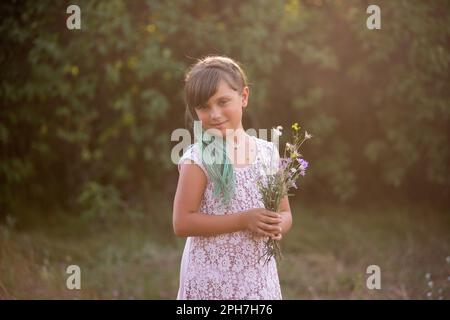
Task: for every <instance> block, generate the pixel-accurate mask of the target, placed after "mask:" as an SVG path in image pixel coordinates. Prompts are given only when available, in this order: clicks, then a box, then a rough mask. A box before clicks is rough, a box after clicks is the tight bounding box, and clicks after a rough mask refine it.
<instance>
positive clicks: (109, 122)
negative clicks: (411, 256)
mask: <svg viewBox="0 0 450 320" xmlns="http://www.w3.org/2000/svg"><path fill="white" fill-rule="evenodd" d="M376 2H377V3H379V5H380V7H381V11H382V29H381V30H368V29H367V28H366V27H365V22H366V19H367V17H368V15H367V13H366V6H367V4H366V3H365V2H360V1H345V2H344V1H329V2H323V1H310V0H303V1H300V0H289V1H268V0H267V1H266V0H265V1H260V0H258V1H257V0H254V1H245V2H241V1H226V2H216V1H193V0H176V1H170V2H166V1H164V2H159V1H121V0H111V1H101V2H96V1H89V0H85V1H79V2H78V5H79V6H80V8H81V18H82V22H81V30H74V31H70V30H68V29H67V28H66V25H65V19H66V18H67V14H66V7H67V3H65V2H58V3H55V2H54V1H49V0H43V1H39V2H32V1H28V2H20V3H16V2H15V1H4V2H2V4H1V5H0V8H1V10H2V16H3V18H2V21H1V22H0V34H1V43H2V51H1V53H0V68H1V70H2V75H1V80H0V97H1V112H0V146H1V150H2V152H1V154H0V182H1V183H0V206H1V207H2V208H3V209H7V210H13V208H14V207H15V205H16V204H18V203H20V202H21V201H23V200H24V199H27V200H29V201H30V202H33V203H34V202H41V203H42V204H43V205H45V206H47V205H49V203H50V202H58V203H59V202H61V203H62V204H64V205H68V206H70V207H77V201H76V199H77V198H78V197H79V195H80V194H82V193H84V192H86V191H85V189H83V188H84V186H86V185H89V184H90V183H92V182H96V183H98V184H99V186H100V185H103V186H110V187H112V188H115V190H117V192H118V195H117V196H118V197H120V198H123V199H125V201H127V202H131V203H134V204H135V203H142V202H145V199H146V195H147V194H148V193H149V192H151V190H154V189H161V188H163V187H166V188H167V189H170V190H174V184H175V180H174V179H171V178H170V177H171V176H173V174H174V173H175V172H176V167H175V165H173V164H172V163H171V162H170V160H169V156H168V155H170V149H171V145H170V143H169V137H170V133H171V131H172V130H174V129H175V128H179V127H182V126H183V123H184V121H183V113H184V104H183V101H182V83H183V82H182V80H183V72H184V71H185V70H186V68H187V66H188V65H189V64H191V63H192V62H194V61H195V60H194V58H198V57H201V56H204V55H206V54H224V55H229V56H231V57H233V58H236V59H237V60H238V61H240V62H241V63H242V64H243V67H244V69H245V70H246V71H247V72H248V75H249V78H250V83H251V95H250V108H249V109H248V114H247V115H246V117H247V118H248V120H249V123H250V124H251V126H252V127H254V128H256V129H258V128H269V127H272V126H275V125H278V124H281V125H284V126H288V125H289V124H290V123H292V121H293V119H294V120H295V121H299V122H301V123H303V124H304V126H305V129H307V130H308V131H310V132H311V133H312V134H313V135H314V137H315V139H314V143H312V144H311V146H310V147H308V148H307V150H305V153H304V156H305V158H307V159H308V160H309V161H310V164H311V173H312V174H310V175H309V177H310V178H309V179H306V180H305V183H307V184H308V188H305V190H311V194H322V189H323V187H324V186H326V188H327V189H326V191H327V193H328V194H331V195H333V196H334V197H337V198H339V199H341V200H348V199H351V198H352V196H355V195H357V194H358V192H359V191H361V190H362V189H361V188H362V187H364V183H365V181H367V180H368V179H369V178H371V177H373V176H375V177H376V178H377V179H374V180H372V181H374V184H377V185H378V186H379V187H380V188H384V187H386V186H389V185H393V186H396V187H398V188H403V187H405V186H411V183H409V182H411V181H421V182H423V183H428V184H430V185H433V186H436V187H437V188H441V189H442V190H446V188H447V190H448V187H449V180H448V176H449V174H448V134H447V125H448V115H449V108H448V102H449V98H450V97H449V95H450V91H449V90H448V83H450V81H449V80H450V79H449V74H450V72H449V64H450V54H449V47H448V44H447V40H448V36H449V34H450V23H449V22H450V21H449V15H448V12H449V10H448V9H449V5H448V2H445V1H433V2H423V1H413V2H411V1H403V0H399V1H395V2H394V1H376ZM324 151H325V152H324ZM424 166H425V168H424ZM168 177H169V178H168ZM315 178H318V179H315ZM414 187H416V186H412V188H414ZM106 188H109V187H106ZM83 190H84V191H83ZM105 201H107V200H105ZM111 201H113V202H114V196H113V200H111ZM2 211H3V210H2Z"/></svg>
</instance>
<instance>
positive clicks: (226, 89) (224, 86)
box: [208, 80, 236, 102]
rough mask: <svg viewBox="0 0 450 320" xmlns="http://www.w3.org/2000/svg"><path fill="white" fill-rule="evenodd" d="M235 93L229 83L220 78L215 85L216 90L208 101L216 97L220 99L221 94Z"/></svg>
mask: <svg viewBox="0 0 450 320" xmlns="http://www.w3.org/2000/svg"><path fill="white" fill-rule="evenodd" d="M235 94H236V90H234V89H233V88H231V87H230V85H229V84H228V83H227V82H226V81H224V80H220V82H219V84H218V86H217V90H216V93H214V94H213V95H212V96H211V98H209V100H208V102H212V101H214V100H216V99H220V98H222V97H223V96H227V97H229V96H233V95H235Z"/></svg>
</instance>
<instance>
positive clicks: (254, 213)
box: [173, 163, 281, 237]
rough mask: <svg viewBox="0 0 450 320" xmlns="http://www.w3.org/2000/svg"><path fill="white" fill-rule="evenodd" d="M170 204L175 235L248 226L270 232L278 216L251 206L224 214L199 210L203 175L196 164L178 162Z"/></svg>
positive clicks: (209, 232) (187, 235)
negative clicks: (178, 175)
mask: <svg viewBox="0 0 450 320" xmlns="http://www.w3.org/2000/svg"><path fill="white" fill-rule="evenodd" d="M180 167H181V168H180V177H179V180H178V186H177V191H176V194H175V199H174V204H173V229H174V232H175V235H177V236H179V237H189V236H212V235H217V234H222V233H231V232H236V231H241V230H247V229H250V230H251V231H255V232H258V233H260V234H261V235H267V236H270V235H272V234H271V233H270V232H275V231H276V230H277V229H278V227H276V226H275V223H279V221H281V220H280V218H278V217H275V216H269V215H270V212H269V213H268V212H266V210H265V209H253V210H248V211H242V212H236V213H231V214H226V215H208V214H204V213H201V212H199V211H198V210H199V207H200V202H201V200H202V196H203V193H204V191H205V188H206V184H207V178H206V176H205V174H204V172H203V171H202V170H201V169H200V167H199V166H198V165H192V164H186V163H184V164H182V165H181V166H180Z"/></svg>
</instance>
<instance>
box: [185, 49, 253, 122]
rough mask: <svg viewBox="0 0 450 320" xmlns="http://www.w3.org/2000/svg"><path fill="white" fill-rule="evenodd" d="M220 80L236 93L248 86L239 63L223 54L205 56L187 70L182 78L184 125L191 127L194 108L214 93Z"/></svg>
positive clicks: (195, 115) (196, 118)
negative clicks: (184, 109) (183, 83)
mask: <svg viewBox="0 0 450 320" xmlns="http://www.w3.org/2000/svg"><path fill="white" fill-rule="evenodd" d="M220 80H224V81H225V82H227V83H228V85H229V86H230V87H231V88H232V89H233V90H235V91H237V92H238V93H241V92H242V90H243V89H244V87H246V86H248V83H247V76H246V75H245V73H244V71H243V70H242V68H241V67H240V66H239V64H238V63H237V62H235V61H234V60H233V59H231V58H228V57H225V56H207V57H205V58H203V59H200V60H198V61H197V62H196V63H195V64H194V65H192V66H191V68H190V69H189V70H188V72H187V73H186V76H185V79H184V81H185V85H184V94H185V103H186V112H185V124H186V127H188V128H189V129H192V124H193V121H194V120H198V117H197V114H196V113H195V108H198V107H200V106H203V105H205V104H206V103H207V102H208V100H209V98H211V97H212V96H213V95H214V94H215V93H216V91H217V88H218V86H219V82H220Z"/></svg>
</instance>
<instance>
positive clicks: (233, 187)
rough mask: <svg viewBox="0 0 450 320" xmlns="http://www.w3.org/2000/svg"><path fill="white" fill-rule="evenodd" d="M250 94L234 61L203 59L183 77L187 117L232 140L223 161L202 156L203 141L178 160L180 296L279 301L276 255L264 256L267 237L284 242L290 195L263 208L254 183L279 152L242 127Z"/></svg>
mask: <svg viewBox="0 0 450 320" xmlns="http://www.w3.org/2000/svg"><path fill="white" fill-rule="evenodd" d="M248 97H249V88H248V86H247V79H246V76H245V74H244V72H243V70H242V69H241V67H240V66H239V65H238V64H237V63H236V62H235V61H233V60H232V59H230V58H227V57H221V56H212V57H206V58H204V59H202V60H199V61H198V62H197V63H196V64H194V65H193V66H192V67H191V69H190V70H189V71H188V73H187V74H186V78H185V100H186V115H187V119H188V120H190V121H192V120H197V121H201V125H202V128H203V129H204V130H208V129H211V130H213V129H214V130H215V132H216V135H217V136H221V137H226V138H227V139H226V143H225V145H224V147H223V154H224V159H225V161H224V162H223V163H221V164H211V162H207V161H205V157H206V155H207V153H208V152H210V151H208V148H204V144H205V143H204V142H203V141H199V142H197V143H194V144H193V145H191V146H190V147H189V148H188V149H187V151H186V152H185V153H184V154H183V156H182V157H181V159H180V161H179V163H178V170H179V180H178V186H177V191H176V195H175V199H174V205H173V228H174V232H175V234H176V235H177V236H179V237H187V240H186V245H185V248H184V252H183V257H182V261H181V270H180V287H179V291H178V297H177V299H281V298H282V297H281V290H280V283H279V279H278V272H277V266H276V262H275V260H274V259H273V258H272V259H271V260H270V261H269V263H265V262H264V259H260V258H261V257H262V256H263V254H264V251H265V247H264V246H265V244H264V242H265V240H267V237H272V238H274V239H276V240H281V238H282V234H285V233H286V232H287V231H288V230H289V228H290V227H291V224H292V216H291V212H290V207H289V201H288V198H287V197H285V198H284V199H283V200H282V202H281V205H280V212H271V211H268V210H266V209H264V205H263V202H262V198H261V195H260V193H259V191H258V187H257V184H256V181H258V178H259V177H260V176H261V172H262V170H261V169H263V168H265V166H267V164H268V163H269V162H270V161H271V160H270V159H273V158H274V157H273V156H274V152H275V153H276V154H275V156H278V151H277V149H276V147H275V145H274V144H273V143H269V142H267V141H265V140H262V139H258V138H256V137H253V136H250V135H248V134H246V133H245V131H244V130H243V127H242V114H243V110H244V108H246V107H247V103H248ZM202 132H203V133H204V131H202ZM204 134H205V133H204ZM229 137H232V138H231V139H228V138H229ZM220 145H222V146H223V144H221V143H220ZM230 155H233V156H232V157H231V156H230ZM239 158H241V159H243V161H237V160H236V159H239ZM274 159H278V158H274ZM276 161H278V160H276Z"/></svg>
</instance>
